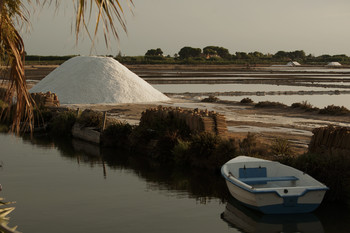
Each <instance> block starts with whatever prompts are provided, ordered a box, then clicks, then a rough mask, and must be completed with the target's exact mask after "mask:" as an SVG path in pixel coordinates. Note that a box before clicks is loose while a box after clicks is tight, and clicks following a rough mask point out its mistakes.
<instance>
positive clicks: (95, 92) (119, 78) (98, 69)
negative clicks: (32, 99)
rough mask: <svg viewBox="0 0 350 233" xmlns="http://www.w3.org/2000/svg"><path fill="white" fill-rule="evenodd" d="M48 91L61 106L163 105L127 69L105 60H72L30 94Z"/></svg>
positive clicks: (160, 98) (162, 97) (159, 97)
mask: <svg viewBox="0 0 350 233" xmlns="http://www.w3.org/2000/svg"><path fill="white" fill-rule="evenodd" d="M47 91H51V92H53V93H56V95H57V96H58V99H59V101H60V103H61V104H98V103H139V102H154V101H167V100H169V98H168V97H167V96H165V95H164V94H162V93H161V92H159V91H158V90H156V89H155V88H153V87H152V86H151V85H150V84H148V83H147V82H146V81H144V80H143V79H141V78H140V77H139V76H137V75H136V74H135V73H133V72H131V71H130V70H129V69H128V68H126V67H125V66H123V65H122V64H120V63H119V62H118V61H116V60H115V59H113V58H109V57H83V56H81V57H74V58H72V59H70V60H68V61H66V62H65V63H63V64H62V65H61V66H59V67H58V68H57V69H55V70H54V71H52V72H51V73H50V74H49V75H47V76H46V77H45V78H44V79H42V80H41V81H40V82H39V83H38V84H37V85H35V86H34V87H33V88H32V89H30V91H29V92H30V93H35V92H44V93H46V92H47Z"/></svg>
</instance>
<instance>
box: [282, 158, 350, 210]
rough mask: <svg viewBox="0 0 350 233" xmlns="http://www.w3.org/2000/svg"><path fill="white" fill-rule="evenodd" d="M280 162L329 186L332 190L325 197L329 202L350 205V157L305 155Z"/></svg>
mask: <svg viewBox="0 0 350 233" xmlns="http://www.w3.org/2000/svg"><path fill="white" fill-rule="evenodd" d="M280 162H282V163H284V164H287V165H290V166H292V167H295V168H297V169H299V170H301V171H303V172H305V173H307V174H309V175H310V176H312V177H314V178H315V179H317V180H318V181H320V182H322V183H324V184H325V185H327V186H328V187H329V188H330V189H329V190H328V191H327V193H326V197H325V199H327V201H330V202H340V203H346V202H348V204H350V203H349V198H350V157H349V156H330V155H327V154H304V155H301V156H298V157H296V158H293V157H286V158H283V159H281V160H280Z"/></svg>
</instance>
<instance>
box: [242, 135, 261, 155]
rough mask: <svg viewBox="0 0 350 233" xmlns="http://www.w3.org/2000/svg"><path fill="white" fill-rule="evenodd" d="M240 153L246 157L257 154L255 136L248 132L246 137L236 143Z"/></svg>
mask: <svg viewBox="0 0 350 233" xmlns="http://www.w3.org/2000/svg"><path fill="white" fill-rule="evenodd" d="M238 145H239V150H240V153H241V154H243V155H246V156H256V155H258V154H259V150H258V149H257V148H258V142H257V135H256V134H253V133H250V132H248V134H247V136H246V137H245V138H244V139H243V140H242V141H239V142H238Z"/></svg>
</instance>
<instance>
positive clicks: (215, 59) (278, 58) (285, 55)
mask: <svg viewBox="0 0 350 233" xmlns="http://www.w3.org/2000/svg"><path fill="white" fill-rule="evenodd" d="M74 56H76V55H69V56H33V55H31V56H26V60H27V61H29V63H30V62H38V61H39V62H41V63H50V62H55V61H61V63H62V61H65V60H68V59H70V58H72V57H74ZM108 56H109V57H113V56H112V55H108ZM115 59H117V60H118V61H120V62H121V63H124V64H245V65H254V64H286V63H287V62H289V61H297V62H299V63H300V64H304V65H324V64H326V63H329V62H339V63H341V64H344V65H345V64H348V65H350V57H348V56H347V55H345V54H339V55H328V54H325V55H321V56H314V55H312V54H308V55H307V54H306V53H305V52H304V51H303V50H295V51H291V52H287V51H278V52H276V53H275V54H270V53H267V54H263V53H261V52H258V51H255V52H249V53H246V52H235V53H234V54H231V53H230V52H229V50H228V49H227V48H224V47H220V46H207V47H205V48H203V49H201V48H193V47H189V46H185V47H183V48H181V49H180V50H179V52H178V53H176V54H174V55H173V56H171V55H167V56H164V53H163V51H162V49H161V48H156V49H149V50H147V52H146V53H145V55H144V56H123V55H121V53H119V54H118V55H117V56H115Z"/></svg>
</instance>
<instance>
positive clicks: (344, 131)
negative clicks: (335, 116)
mask: <svg viewBox="0 0 350 233" xmlns="http://www.w3.org/2000/svg"><path fill="white" fill-rule="evenodd" d="M312 132H313V136H312V138H311V142H310V145H309V152H311V153H322V154H329V155H349V154H350V128H349V127H333V126H328V127H322V128H316V129H314V130H313V131H312Z"/></svg>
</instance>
